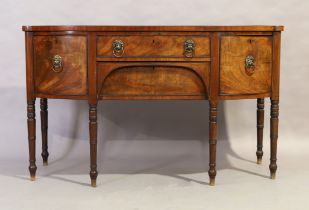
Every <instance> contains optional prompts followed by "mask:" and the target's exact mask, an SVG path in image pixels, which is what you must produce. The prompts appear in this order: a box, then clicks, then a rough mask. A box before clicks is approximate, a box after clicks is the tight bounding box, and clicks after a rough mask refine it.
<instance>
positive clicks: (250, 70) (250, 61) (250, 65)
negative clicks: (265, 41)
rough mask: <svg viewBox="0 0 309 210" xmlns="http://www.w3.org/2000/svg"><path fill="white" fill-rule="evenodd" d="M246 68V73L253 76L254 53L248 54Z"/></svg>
mask: <svg viewBox="0 0 309 210" xmlns="http://www.w3.org/2000/svg"><path fill="white" fill-rule="evenodd" d="M245 70H246V73H247V74H248V75H249V76H251V75H252V74H253V73H254V70H255V58H254V57H253V55H247V56H246V58H245Z"/></svg>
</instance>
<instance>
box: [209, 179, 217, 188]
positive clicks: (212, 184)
mask: <svg viewBox="0 0 309 210" xmlns="http://www.w3.org/2000/svg"><path fill="white" fill-rule="evenodd" d="M215 183H216V182H215V179H214V178H210V179H209V185H210V186H215Z"/></svg>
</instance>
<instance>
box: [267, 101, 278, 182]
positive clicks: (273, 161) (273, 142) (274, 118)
mask: <svg viewBox="0 0 309 210" xmlns="http://www.w3.org/2000/svg"><path fill="white" fill-rule="evenodd" d="M270 116H271V118H270V165H269V169H270V178H271V179H275V178H276V171H277V140H278V123H279V100H272V99H271V111H270Z"/></svg>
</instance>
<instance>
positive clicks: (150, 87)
mask: <svg viewBox="0 0 309 210" xmlns="http://www.w3.org/2000/svg"><path fill="white" fill-rule="evenodd" d="M22 29H23V31H25V35H26V83H27V119H28V120H27V122H28V142H29V156H30V166H29V171H30V176H31V180H35V173H36V170H37V166H36V158H35V142H36V120H35V100H36V98H40V108H41V112H40V114H41V130H42V154H41V155H42V158H43V164H44V165H47V160H48V156H49V153H48V146H47V127H48V126H47V125H48V120H47V119H48V111H47V99H48V98H52V99H72V100H87V101H88V103H89V136H90V137H89V139H90V178H91V185H92V186H94V187H95V186H96V178H97V175H98V172H97V103H98V101H99V100H115V99H117V100H208V101H209V145H210V146H209V171H208V174H209V177H210V181H209V184H210V185H214V184H215V176H216V143H217V112H218V111H217V105H218V102H219V101H220V100H231V99H257V151H256V156H257V163H258V164H260V163H261V160H262V156H263V149H262V148H263V127H264V99H265V98H268V97H269V98H270V101H271V107H270V109H271V111H270V113H271V114H270V130H271V131H270V148H271V149H270V150H271V153H270V165H269V169H270V177H271V178H272V179H274V178H275V175H276V170H277V163H276V161H277V138H278V115H279V72H280V37H281V31H283V26H23V28H22Z"/></svg>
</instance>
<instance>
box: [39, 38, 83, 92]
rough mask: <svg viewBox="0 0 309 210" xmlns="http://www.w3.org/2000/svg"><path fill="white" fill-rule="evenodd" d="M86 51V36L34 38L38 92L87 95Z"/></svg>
mask: <svg viewBox="0 0 309 210" xmlns="http://www.w3.org/2000/svg"><path fill="white" fill-rule="evenodd" d="M86 50H87V38H86V37H85V36H70V35H54V36H35V37H34V81H35V92H36V93H40V94H48V95H86V94H87V51H86Z"/></svg>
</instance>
